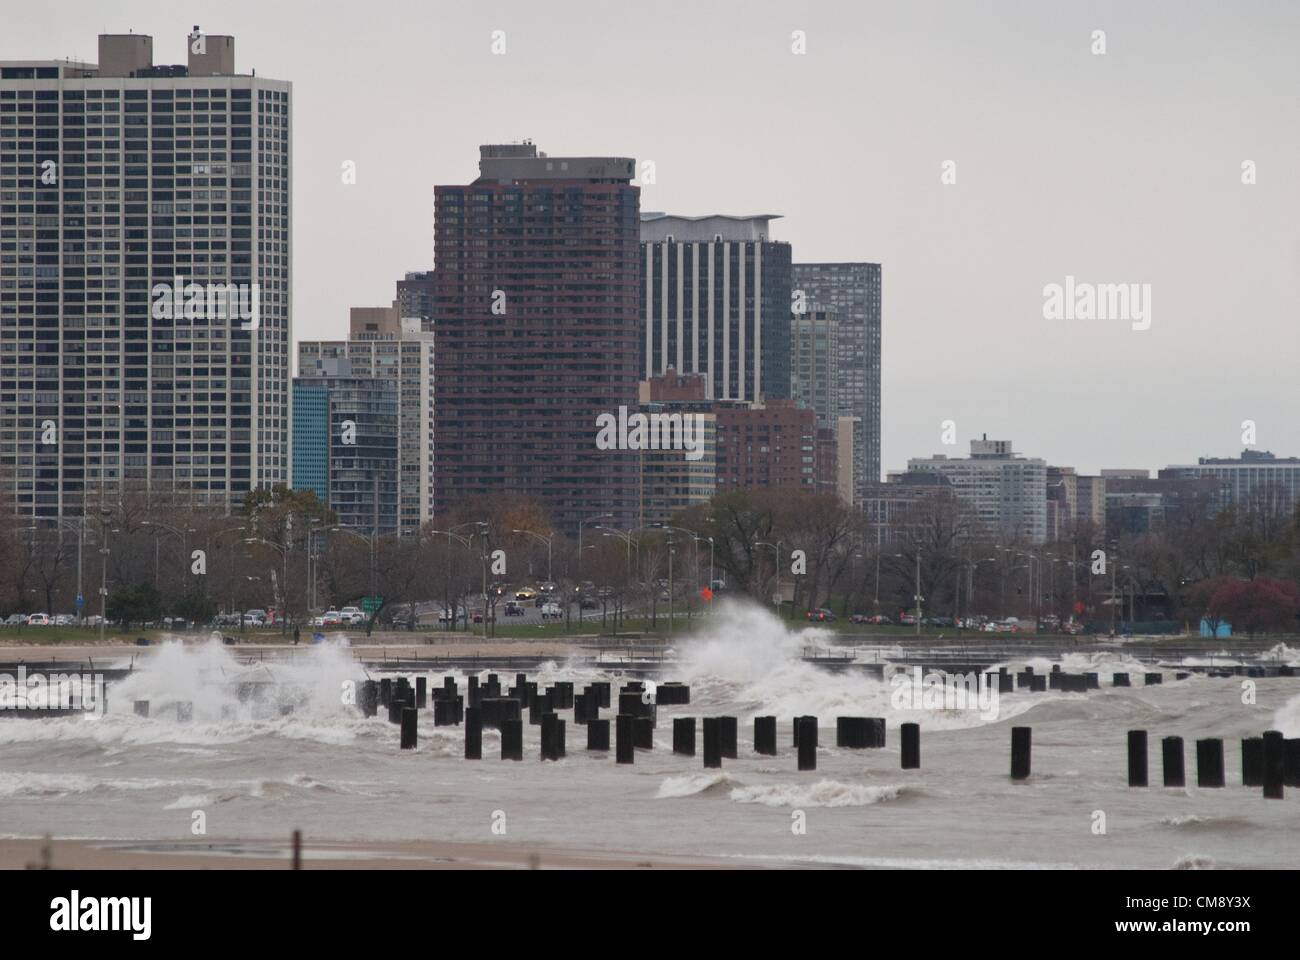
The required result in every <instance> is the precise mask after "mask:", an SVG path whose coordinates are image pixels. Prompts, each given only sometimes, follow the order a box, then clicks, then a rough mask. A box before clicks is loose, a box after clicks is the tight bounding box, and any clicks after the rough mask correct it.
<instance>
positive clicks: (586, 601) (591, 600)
mask: <svg viewBox="0 0 1300 960" xmlns="http://www.w3.org/2000/svg"><path fill="white" fill-rule="evenodd" d="M599 606H600V603H599V602H598V601H597V600H596V598H595V597H593V596H585V597H583V598H582V599H581V600H579V601H578V607H579V608H580V609H582V610H595V609H596V608H597V607H599Z"/></svg>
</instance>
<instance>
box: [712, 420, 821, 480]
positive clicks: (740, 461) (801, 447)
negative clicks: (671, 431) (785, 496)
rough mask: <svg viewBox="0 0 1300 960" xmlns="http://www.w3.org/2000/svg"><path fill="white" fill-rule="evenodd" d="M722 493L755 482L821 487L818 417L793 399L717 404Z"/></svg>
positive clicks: (719, 469) (719, 471) (719, 472)
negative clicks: (819, 483) (818, 460)
mask: <svg viewBox="0 0 1300 960" xmlns="http://www.w3.org/2000/svg"><path fill="white" fill-rule="evenodd" d="M714 411H715V412H716V413H717V418H718V492H719V493H721V492H723V491H726V490H744V489H748V488H751V487H786V488H791V487H798V488H801V489H804V490H808V491H815V490H816V489H817V476H818V474H817V420H816V414H814V413H813V411H811V410H805V409H803V408H801V407H800V406H799V405H798V404H797V403H795V402H794V401H793V400H790V399H780V400H769V401H767V402H766V403H763V404H756V405H754V406H752V407H751V406H749V405H747V404H724V403H718V404H715V405H714Z"/></svg>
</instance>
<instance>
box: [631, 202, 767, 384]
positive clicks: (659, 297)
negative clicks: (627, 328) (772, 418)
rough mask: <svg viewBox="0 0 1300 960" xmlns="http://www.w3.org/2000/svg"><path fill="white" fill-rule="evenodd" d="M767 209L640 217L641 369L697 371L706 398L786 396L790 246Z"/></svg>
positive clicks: (649, 372) (653, 373) (660, 373)
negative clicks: (776, 234) (778, 235)
mask: <svg viewBox="0 0 1300 960" xmlns="http://www.w3.org/2000/svg"><path fill="white" fill-rule="evenodd" d="M774 219H776V215H774V214H761V215H758V216H744V217H733V216H726V215H721V214H715V215H710V216H703V217H679V216H670V215H667V214H663V213H646V214H643V215H642V217H641V284H642V290H641V313H642V320H641V324H642V331H641V333H642V344H641V370H642V373H643V375H644V377H645V378H646V379H649V378H650V377H654V376H663V375H664V374H666V373H667V372H668V370H669V369H672V370H676V371H677V372H679V373H697V374H701V375H702V376H703V377H704V379H705V392H706V394H707V396H708V398H709V399H711V400H740V401H746V402H753V401H756V400H761V399H764V398H785V397H789V396H790V245H789V244H788V243H778V242H775V241H773V240H771V238H770V225H771V221H772V220H774Z"/></svg>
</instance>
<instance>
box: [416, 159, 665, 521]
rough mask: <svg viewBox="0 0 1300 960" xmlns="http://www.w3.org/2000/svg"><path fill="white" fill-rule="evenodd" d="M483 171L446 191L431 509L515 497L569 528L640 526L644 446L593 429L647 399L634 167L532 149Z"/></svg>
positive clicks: (436, 301) (441, 212)
mask: <svg viewBox="0 0 1300 960" xmlns="http://www.w3.org/2000/svg"><path fill="white" fill-rule="evenodd" d="M479 171H480V175H479V177H478V179H477V180H475V181H474V182H473V183H471V184H469V185H468V186H439V187H437V188H436V190H435V224H434V241H435V249H434V261H435V269H434V274H433V329H434V334H435V342H436V354H437V360H436V368H437V369H436V375H435V379H434V421H435V429H434V491H435V493H434V501H435V510H437V511H438V512H442V511H445V510H447V509H449V508H450V507H452V506H453V505H454V504H455V503H457V502H458V501H459V500H461V499H462V498H464V497H467V496H470V495H473V494H491V493H517V494H526V495H529V496H532V497H535V498H537V499H539V500H540V501H541V502H542V503H543V504H544V505H545V506H546V508H547V509H548V510H549V511H550V514H551V519H552V521H553V522H555V523H556V524H557V525H558V526H559V527H561V528H562V529H565V530H573V531H576V529H577V526H578V522H579V521H580V520H581V519H584V518H587V517H593V516H596V515H600V514H613V515H614V519H613V520H611V522H612V523H621V524H627V523H630V522H631V520H632V519H633V517H634V516H635V515H636V510H637V504H638V467H637V459H636V454H635V452H631V453H628V452H626V451H619V450H598V449H597V447H596V436H597V417H598V416H599V415H600V414H602V413H608V414H613V415H615V416H616V415H617V414H618V408H619V407H620V406H627V407H629V408H630V407H634V406H635V404H636V403H637V382H638V376H637V374H638V370H637V360H638V352H637V344H638V340H637V337H638V333H639V331H640V326H639V322H638V319H639V307H640V298H639V293H638V286H637V281H638V277H639V263H638V249H639V248H638V218H639V213H640V188H638V187H634V186H632V184H631V179H632V176H633V174H634V172H635V163H634V161H633V160H631V159H628V158H623V157H548V156H547V155H546V154H544V153H539V152H538V150H537V148H536V147H535V146H533V145H532V144H530V143H525V144H511V145H493V146H485V147H482V148H481V157H480V161H479Z"/></svg>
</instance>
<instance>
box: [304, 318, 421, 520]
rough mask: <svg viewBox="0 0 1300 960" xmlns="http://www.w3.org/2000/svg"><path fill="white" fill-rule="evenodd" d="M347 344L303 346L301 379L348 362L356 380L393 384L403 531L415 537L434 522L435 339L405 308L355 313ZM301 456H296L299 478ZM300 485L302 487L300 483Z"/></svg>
mask: <svg viewBox="0 0 1300 960" xmlns="http://www.w3.org/2000/svg"><path fill="white" fill-rule="evenodd" d="M349 321H350V328H351V329H350V333H349V336H348V339H347V340H323V341H322V340H304V341H302V342H300V343H299V344H298V375H299V378H306V377H311V376H316V375H319V374H320V373H321V372H322V371H323V370H324V369H326V366H325V365H326V364H327V363H328V362H329V361H339V360H345V361H347V364H348V369H349V370H350V371H351V375H352V376H354V377H370V378H372V379H376V380H382V381H384V382H385V383H387V384H388V385H389V386H390V387H391V388H392V389H393V390H394V391H396V394H397V397H398V411H397V415H398V434H399V437H400V460H401V471H400V489H399V502H400V529H401V533H402V535H403V536H414V535H415V534H417V533H418V532H419V530H420V527H421V525H422V524H424V523H427V522H428V521H429V520H430V519H432V517H433V442H434V441H433V389H434V383H433V377H434V354H433V334H432V333H430V332H427V331H424V330H423V329H422V323H421V321H420V319H419V318H418V317H402V316H401V315H400V307H399V306H397V305H396V304H394V305H393V306H391V307H353V308H352V310H351V312H350V316H349ZM296 460H297V453H296V451H295V472H294V473H295V478H296V476H297V469H296ZM295 482H296V481H295Z"/></svg>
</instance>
